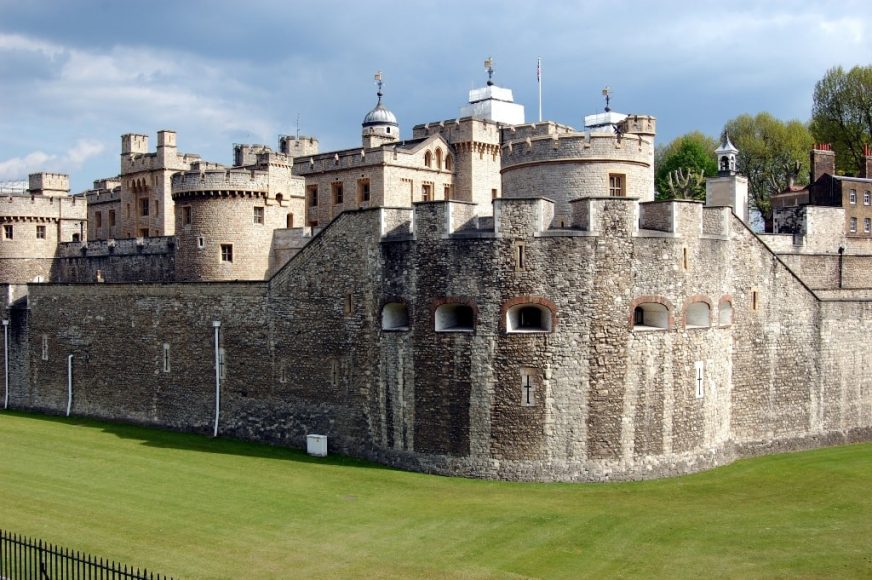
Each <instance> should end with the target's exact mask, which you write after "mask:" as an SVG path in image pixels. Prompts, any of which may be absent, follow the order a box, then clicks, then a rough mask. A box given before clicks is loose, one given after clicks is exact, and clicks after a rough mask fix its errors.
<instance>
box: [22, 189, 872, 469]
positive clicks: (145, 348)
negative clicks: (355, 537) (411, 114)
mask: <svg viewBox="0 0 872 580" xmlns="http://www.w3.org/2000/svg"><path fill="white" fill-rule="evenodd" d="M591 204H592V207H593V209H592V210H591V211H589V212H588V217H589V219H590V221H591V223H590V231H588V232H582V231H578V230H550V231H549V230H545V229H544V228H543V221H544V218H545V217H547V216H549V215H550V211H551V210H550V208H551V207H552V202H550V201H547V200H542V199H518V200H510V199H504V200H500V201H499V203H498V204H496V211H495V218H494V229H493V230H485V229H481V230H477V229H473V228H470V227H458V224H461V223H463V224H466V223H469V220H468V219H466V218H467V217H468V216H466V211H465V210H466V204H461V203H453V202H448V203H446V202H438V203H422V204H417V205H416V206H415V208H414V216H413V217H412V218H411V219H409V220H408V223H410V224H414V226H413V228H414V235H413V236H409V235H405V234H404V233H403V229H404V227H405V226H404V225H403V224H405V223H407V221H406V218H405V216H404V215H402V213H401V212H400V211H399V210H396V209H393V210H381V209H377V210H361V211H356V212H345V213H343V214H342V215H341V216H340V217H339V218H338V219H336V220H335V221H334V222H333V223H332V224H331V225H330V226H329V227H327V228H325V229H324V230H322V231H321V232H320V233H319V234H317V235H316V236H314V237H313V238H312V241H311V242H310V243H309V244H307V245H306V246H305V247H303V248H302V250H301V251H300V252H299V253H298V254H297V255H296V256H295V257H294V258H292V259H291V260H290V262H288V264H287V265H285V266H284V267H283V268H282V269H281V270H280V271H279V272H278V273H277V274H276V275H275V277H273V278H272V279H271V280H270V281H269V282H268V283H249V284H239V283H237V284H233V283H216V284H143V285H140V284H133V285H123V286H122V285H36V286H33V287H32V288H31V295H30V299H29V302H30V311H29V313H28V315H27V316H28V319H27V321H26V327H25V328H22V329H20V334H19V335H17V336H18V338H17V339H16V346H15V348H16V349H18V350H17V351H16V354H15V355H14V356H13V360H14V361H19V362H15V363H14V364H16V365H17V366H16V369H18V370H16V371H15V372H16V373H17V374H16V375H15V376H21V375H25V376H26V377H27V382H23V383H18V384H17V386H16V388H15V391H14V392H15V393H16V394H15V396H14V399H13V400H14V405H13V408H15V407H18V408H22V407H23V408H33V409H41V410H45V411H49V412H60V411H61V410H62V409H64V408H65V405H66V389H65V385H66V383H65V380H66V361H67V358H66V357H67V356H68V355H69V354H72V355H73V356H74V359H73V361H74V362H73V364H74V377H75V378H74V395H73V409H74V410H73V412H74V413H75V414H83V415H89V416H96V417H104V418H112V419H122V420H128V421H136V422H143V423H151V424H160V425H165V426H168V427H172V428H176V429H185V430H195V431H202V432H208V431H209V429H210V428H211V421H212V420H213V416H212V413H213V408H214V382H213V381H214V374H213V373H214V368H213V367H212V357H213V355H214V353H213V352H212V326H211V324H212V321H213V320H220V321H221V322H222V326H221V337H222V338H221V341H222V343H221V346H222V348H224V349H225V353H226V355H225V356H226V359H225V365H226V366H225V367H224V369H225V370H224V372H225V374H226V379H225V382H224V386H223V387H222V389H223V391H222V393H223V394H222V401H223V403H222V415H221V419H220V425H221V427H220V432H221V433H224V434H228V435H232V436H236V437H242V438H250V439H257V440H265V441H270V442H275V443H280V444H285V445H293V446H303V444H304V441H305V435H306V434H307V433H313V432H317V433H323V434H326V435H327V436H328V437H329V441H330V447H331V449H332V450H334V451H340V452H343V453H349V454H353V455H357V456H362V457H368V458H372V459H375V460H378V461H382V462H385V463H389V464H393V465H397V466H401V467H406V468H411V469H417V470H422V471H428V472H438V473H445V474H462V475H467V476H476V477H499V478H504V479H514V480H564V481H580V480H585V481H588V480H608V479H627V478H650V477H659V476H665V475H671V474H677V473H685V472H688V471H695V470H699V469H703V468H707V467H711V466H714V465H718V464H722V463H724V462H727V461H730V460H731V459H733V458H735V457H736V456H738V455H740V454H743V453H756V452H760V451H761V450H766V449H771V448H779V449H789V448H797V447H803V446H809V445H814V444H819V443H820V442H829V441H837V440H838V441H843V440H852V439H857V438H860V437H866V436H868V435H872V428H870V417H869V415H870V403H869V398H870V394H869V389H868V388H867V387H868V385H867V384H866V382H867V381H861V382H859V383H857V384H856V385H855V384H854V383H851V382H850V377H851V375H852V374H853V373H856V372H862V370H863V369H865V367H864V366H863V365H865V363H866V362H868V361H865V358H863V357H862V356H857V355H854V354H852V353H855V352H856V351H857V350H858V349H862V348H864V345H865V342H866V340H867V337H868V328H867V326H868V324H867V322H868V321H869V320H870V319H872V314H870V313H869V312H867V310H868V305H866V304H863V303H860V302H858V301H854V302H844V301H842V302H832V303H826V304H824V305H821V303H820V302H818V299H817V298H816V297H815V296H814V294H813V293H812V292H811V291H810V290H809V289H808V288H807V287H806V286H805V285H804V284H803V283H802V282H801V281H800V280H799V279H797V278H796V277H795V276H794V275H793V273H792V272H791V271H790V270H789V269H788V268H787V267H785V265H784V264H783V263H782V262H781V261H780V260H779V259H778V258H777V257H776V256H775V255H773V254H772V253H771V252H770V251H769V250H768V249H767V248H766V246H765V245H764V244H762V243H761V242H760V241H759V239H758V238H757V237H756V236H754V235H753V234H752V233H751V232H750V231H749V230H748V229H747V227H746V226H745V225H744V224H743V223H742V222H741V221H740V220H738V219H737V218H735V217H734V216H732V217H731V222H730V227H731V231H730V235H729V236H725V235H710V234H709V235H702V230H703V226H702V223H703V214H704V210H703V208H702V206H701V205H700V204H696V203H678V202H676V203H672V204H670V205H671V208H669V211H668V212H666V213H668V214H669V215H671V216H673V217H672V224H673V226H672V228H671V229H672V231H671V232H647V233H646V231H645V230H641V231H639V233H637V228H638V216H639V209H638V203H637V202H635V201H634V200H632V199H627V198H608V199H596V200H591ZM454 206H456V207H454ZM664 215H665V214H664ZM388 228H390V231H391V232H397V231H399V234H400V235H396V234H395V235H393V236H389V237H385V238H382V237H381V233H382V232H386V230H387V229H388ZM592 233H595V234H596V235H592ZM664 234H668V235H664ZM521 247H522V248H523V252H522V253H519V248H521ZM520 255H523V257H524V258H523V260H520V259H519V256H520ZM386 304H391V305H392V306H391V308H393V309H395V310H396V309H399V310H402V309H403V307H404V308H405V311H406V312H407V315H408V321H407V323H406V325H405V326H403V325H398V326H395V327H392V328H382V311H383V307H384V306H385V305H386ZM637 306H639V307H644V308H653V307H656V308H662V309H665V310H666V312H667V316H666V321H667V323H666V324H665V328H658V327H654V326H638V325H637V324H636V323H635V318H636V315H635V309H636V307H637ZM524 307H527V308H529V307H534V308H536V309H537V311H538V312H540V316H543V317H545V318H544V319H545V320H546V321H547V324H546V325H545V327H537V326H535V325H533V326H531V327H523V328H521V329H520V331H516V330H513V329H514V328H515V327H513V326H512V325H511V324H510V320H511V319H512V316H513V312H515V310H514V309H517V308H524ZM458 308H469V309H470V313H471V320H470V322H471V326H470V327H464V326H463V324H461V325H460V326H459V327H458V326H454V327H452V326H450V325H449V326H448V327H447V328H437V326H436V323H435V321H436V319H437V318H440V317H441V316H443V315H444V312H445V311H446V310H453V309H458ZM690 312H694V313H697V312H703V313H704V315H703V317H702V318H699V317H697V316H696V314H694V316H691V315H690V314H689V313H690ZM440 320H441V318H440ZM15 324H19V325H24V322H23V321H19V322H16V323H15ZM464 324H465V323H464ZM43 344H45V349H43ZM165 344H166V345H168V348H169V364H168V366H164V358H163V357H164V352H165V350H164V348H165V347H164V345H165ZM825 344H826V345H827V346H826V347H825V346H824V345H825ZM24 351H26V352H24ZM22 353H24V355H23V354H22ZM43 353H45V355H44V354H43ZM22 356H24V358H22ZM46 359H47V360H46ZM20 361H26V362H27V364H26V365H25V364H23V363H22V362H20ZM28 365H29V367H28Z"/></svg>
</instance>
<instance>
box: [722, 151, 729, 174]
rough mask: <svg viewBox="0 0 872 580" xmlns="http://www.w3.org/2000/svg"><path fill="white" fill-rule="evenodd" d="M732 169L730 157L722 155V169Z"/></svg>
mask: <svg viewBox="0 0 872 580" xmlns="http://www.w3.org/2000/svg"><path fill="white" fill-rule="evenodd" d="M729 170H730V158H729V157H727V156H726V155H724V156H723V157H721V171H729Z"/></svg>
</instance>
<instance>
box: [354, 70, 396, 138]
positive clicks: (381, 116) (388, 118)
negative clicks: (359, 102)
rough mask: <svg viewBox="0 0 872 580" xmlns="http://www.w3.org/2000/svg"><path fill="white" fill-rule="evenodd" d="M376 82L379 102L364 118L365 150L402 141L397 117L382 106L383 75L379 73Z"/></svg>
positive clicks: (363, 135)
mask: <svg viewBox="0 0 872 580" xmlns="http://www.w3.org/2000/svg"><path fill="white" fill-rule="evenodd" d="M375 80H376V82H377V83H378V93H376V94H377V95H378V102H377V103H376V105H375V108H374V109H373V110H372V111H370V112H369V113H367V114H366V117H364V118H363V123H362V126H363V134H362V137H363V146H364V147H365V148H372V147H378V146H380V145H384V144H385V143H393V142H394V141H399V140H400V125H399V124H398V123H397V117H396V115H394V114H393V113H392V112H391V111H390V110H388V109H387V108H386V107H385V106H384V105H383V104H382V97H383V96H384V93H383V92H382V86H383V83H382V75H381V72H377V73H376V75H375Z"/></svg>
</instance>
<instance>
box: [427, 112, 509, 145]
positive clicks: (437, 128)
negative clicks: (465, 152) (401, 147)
mask: <svg viewBox="0 0 872 580" xmlns="http://www.w3.org/2000/svg"><path fill="white" fill-rule="evenodd" d="M499 127H500V126H499V124H498V123H496V122H495V121H489V120H487V119H477V118H473V117H461V118H457V119H448V120H444V121H437V122H433V123H424V124H422V125H415V126H414V127H412V139H424V138H426V137H429V136H430V135H442V136H443V137H444V138H445V140H446V141H448V142H449V143H452V144H453V143H463V142H476V143H478V142H482V143H494V144H496V143H499V141H500V129H499Z"/></svg>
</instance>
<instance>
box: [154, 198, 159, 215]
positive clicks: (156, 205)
mask: <svg viewBox="0 0 872 580" xmlns="http://www.w3.org/2000/svg"><path fill="white" fill-rule="evenodd" d="M158 214H160V202H159V201H158V200H154V215H158Z"/></svg>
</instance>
